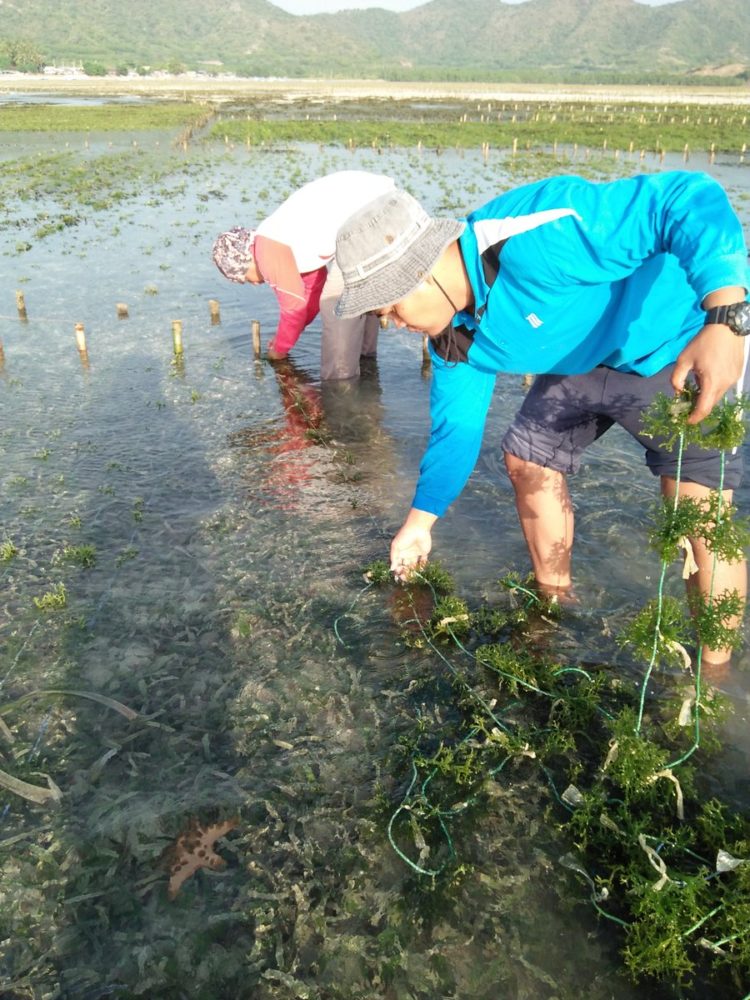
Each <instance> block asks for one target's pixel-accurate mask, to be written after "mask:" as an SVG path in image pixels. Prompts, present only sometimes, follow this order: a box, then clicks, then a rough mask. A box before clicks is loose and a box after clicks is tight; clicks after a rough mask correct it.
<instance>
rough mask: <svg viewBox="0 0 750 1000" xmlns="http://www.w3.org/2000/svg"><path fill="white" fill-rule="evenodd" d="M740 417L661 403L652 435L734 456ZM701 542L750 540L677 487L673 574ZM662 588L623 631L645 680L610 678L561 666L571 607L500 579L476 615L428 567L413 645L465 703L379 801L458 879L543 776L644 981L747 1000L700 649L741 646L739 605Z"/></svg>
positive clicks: (747, 952)
mask: <svg viewBox="0 0 750 1000" xmlns="http://www.w3.org/2000/svg"><path fill="white" fill-rule="evenodd" d="M684 402H686V403H688V404H689V399H686V400H684ZM742 407H743V400H738V401H737V402H735V403H729V402H724V403H722V404H721V405H720V406H719V407H717V408H716V410H715V411H714V412H713V413H712V414H711V416H710V417H709V418H708V419H707V420H706V421H705V422H703V424H702V425H698V426H697V429H696V428H695V427H693V426H692V425H689V424H687V416H688V414H689V411H690V407H689V405H687V406H681V405H677V406H675V405H674V401H670V400H668V399H666V398H660V399H659V400H657V403H656V404H655V406H654V407H653V408H652V410H651V411H650V412H649V414H648V415H647V418H646V421H645V424H646V426H647V428H648V433H649V434H653V435H659V436H660V437H670V438H671V439H672V441H673V443H674V446H675V447H676V448H678V449H682V448H684V445H685V441H686V439H688V438H689V439H690V440H692V441H695V442H698V443H700V444H702V445H704V446H706V447H715V448H719V449H720V450H724V449H728V448H731V447H734V446H735V445H736V444H738V443H739V441H740V440H741V437H742V431H743V426H742V418H741V413H742ZM680 453H681V452H680ZM690 535H697V536H700V537H701V538H703V539H704V540H705V542H706V545H707V546H708V548H709V550H710V551H712V552H713V554H714V556H715V557H720V558H722V559H724V560H727V561H729V562H731V561H736V560H739V559H741V558H742V549H743V547H744V545H745V544H746V543H747V539H748V534H747V525H746V524H745V523H744V522H742V520H741V519H739V518H738V517H737V516H736V512H735V511H734V509H733V508H732V507H731V506H730V505H727V504H724V505H722V503H721V492H720V491H717V492H716V493H714V494H712V496H711V499H710V501H709V502H708V503H706V504H703V505H701V504H698V503H696V502H695V501H694V500H692V499H690V498H689V497H684V498H680V497H679V492H678V495H677V497H676V498H671V499H668V500H665V501H664V502H663V503H662V504H661V505H660V506H659V509H658V511H657V516H656V517H655V520H654V526H653V529H652V532H651V544H652V545H653V547H654V548H655V550H656V551H657V552H658V553H659V555H660V557H661V559H662V569H663V570H665V569H666V567H667V565H668V563H669V562H671V561H673V560H674V559H676V558H678V557H679V555H680V552H681V542H682V540H683V539H684V538H685V536H690ZM369 579H371V580H372V581H373V583H383V582H385V580H386V579H387V573H385V572H384V571H383V566H382V565H379V564H375V565H374V566H373V567H371V568H370V572H369ZM663 582H664V573H662V578H661V580H660V583H659V592H658V594H657V596H656V597H655V598H654V600H653V601H651V602H649V604H648V605H647V607H646V608H644V609H643V610H642V611H641V612H640V613H639V614H637V615H636V616H635V617H634V620H633V621H632V622H631V623H630V625H629V626H628V628H627V629H626V631H625V634H623V635H621V636H620V637H619V638H618V641H619V643H620V644H622V645H624V646H627V647H628V649H629V650H630V651H631V652H632V653H633V654H634V655H635V656H636V657H637V658H638V660H641V661H645V662H646V664H647V666H646V669H645V670H641V674H642V680H641V682H640V683H637V684H632V683H628V682H627V679H626V678H624V677H622V676H621V675H620V674H619V673H615V672H614V671H613V670H612V669H611V668H610V667H607V666H601V665H597V666H593V667H592V666H591V665H589V664H586V665H585V667H584V665H581V664H576V663H570V662H564V661H561V660H560V659H559V658H558V657H557V656H556V655H555V651H554V648H552V647H553V646H554V643H550V642H549V633H550V631H551V630H552V631H554V628H555V623H556V622H557V621H558V620H559V619H560V616H561V614H564V612H563V610H562V609H561V608H560V605H559V604H558V603H557V602H556V601H555V600H552V601H550V600H549V599H548V598H546V597H544V596H542V595H540V594H539V593H538V592H537V591H536V588H535V586H534V581H533V578H528V579H525V580H521V579H520V578H518V577H507V578H505V579H503V580H501V581H500V586H501V592H502V593H503V594H504V598H503V599H502V600H498V602H497V606H495V607H492V608H490V607H487V606H485V607H481V608H479V609H476V610H472V609H470V608H469V607H468V605H467V604H466V602H465V601H463V600H462V599H461V598H460V597H458V596H456V594H455V592H454V588H453V586H452V584H451V581H450V578H449V577H448V576H447V574H446V573H445V572H444V571H443V570H442V569H441V568H440V567H439V566H435V565H431V566H428V567H426V568H425V569H424V570H423V571H421V572H415V573H414V574H413V577H412V579H411V580H410V581H409V582H408V584H407V586H406V588H405V590H404V594H403V596H402V602H403V603H404V604H408V605H410V606H411V609H412V614H411V617H408V616H405V617H404V621H403V628H404V635H405V638H406V641H407V642H408V643H409V644H410V645H412V646H417V647H421V648H423V649H424V651H425V654H426V655H427V656H429V657H430V660H431V661H434V662H435V663H436V666H437V668H438V671H439V672H441V673H443V674H445V671H447V673H448V677H449V680H450V685H451V691H452V697H451V698H450V702H451V704H450V705H444V708H443V712H442V716H441V723H442V724H441V725H440V726H439V727H432V726H430V725H427V724H426V723H425V720H426V713H424V711H422V712H420V713H419V715H418V717H417V719H416V722H415V728H414V732H413V735H412V736H411V737H409V738H404V739H402V741H401V743H400V744H399V746H398V748H397V749H396V751H395V752H394V754H392V758H391V761H392V768H393V772H394V776H395V778H396V779H397V780H398V782H399V784H398V786H397V787H398V792H397V802H396V805H395V808H394V804H393V800H392V799H391V801H384V802H383V803H382V807H383V809H384V810H387V812H388V814H389V819H388V827H387V828H388V835H389V837H390V840H391V844H392V846H393V848H394V850H395V851H396V853H397V854H398V855H399V856H400V857H401V858H402V860H403V861H404V862H405V863H406V864H407V865H408V866H409V868H410V869H411V870H412V872H413V873H414V874H415V876H416V877H417V879H420V880H422V881H430V882H431V883H433V884H435V883H440V882H446V881H448V882H449V881H451V880H452V879H455V877H456V872H461V873H465V871H466V859H465V858H462V857H461V851H460V850H459V849H458V848H457V846H456V844H457V841H458V839H459V838H460V837H461V835H462V834H465V833H466V832H467V831H468V830H469V829H470V827H471V824H472V823H473V822H474V821H476V819H477V817H478V815H482V814H483V813H484V812H486V811H487V810H488V809H491V808H492V805H493V802H494V801H496V800H497V797H498V791H497V786H498V784H500V785H502V786H504V787H507V786H508V785H512V784H513V783H514V782H517V781H519V780H523V781H525V780H527V779H528V772H529V769H530V768H531V769H537V771H538V772H539V773H540V774H541V775H542V776H543V780H544V781H545V782H546V783H547V785H548V788H549V804H548V809H547V815H548V819H549V820H550V822H551V823H554V825H555V827H556V829H557V830H558V833H559V837H560V844H561V854H562V856H561V858H560V863H561V864H562V865H563V866H564V867H565V868H567V869H569V870H570V871H571V872H572V873H573V876H574V877H575V880H576V882H577V885H578V889H580V886H583V887H584V889H585V891H586V893H587V894H588V898H589V899H590V902H591V904H592V905H593V906H594V908H595V910H596V911H597V913H598V914H599V915H600V916H601V918H602V919H603V920H605V921H607V922H610V923H612V924H614V925H616V926H617V927H619V928H620V932H621V952H622V956H623V959H624V963H625V966H626V968H627V970H628V971H629V973H630V975H631V976H632V977H633V978H634V979H635V980H642V979H646V980H650V981H651V982H652V983H655V982H656V981H661V982H664V983H676V984H678V987H682V988H686V989H687V988H690V987H695V986H696V984H700V985H701V986H702V987H703V988H705V987H706V985H707V984H709V985H710V987H711V988H712V989H715V990H723V991H724V992H722V993H721V995H724V996H729V995H735V996H743V995H745V994H747V993H748V991H749V990H750V980H749V979H748V975H749V973H748V970H750V902H749V900H750V894H749V893H748V890H750V817H748V816H746V815H744V816H743V815H740V814H738V813H736V812H733V811H732V810H731V809H730V808H729V807H728V805H727V804H726V803H722V802H721V801H719V800H718V799H717V798H716V797H715V796H713V795H711V794H709V793H708V791H707V789H708V787H709V783H708V781H707V780H706V777H707V775H708V774H709V773H710V760H711V756H712V755H713V754H715V753H716V752H717V750H718V749H719V748H720V741H719V733H720V726H721V723H722V721H723V719H724V717H725V714H726V702H725V700H724V699H723V697H722V696H721V695H720V694H719V693H718V692H717V691H716V690H714V689H711V688H710V687H709V686H708V685H706V684H702V683H701V653H700V649H701V645H702V644H707V645H709V646H711V647H715V646H717V645H722V644H724V645H727V646H731V647H736V646H737V645H738V643H739V632H738V630H737V629H736V627H734V626H735V624H736V618H737V615H738V614H741V612H742V610H743V601H742V599H741V597H740V595H739V594H738V593H736V592H726V593H723V594H712V595H710V597H709V598H708V599H706V600H704V601H702V602H700V601H694V602H691V604H690V605H688V606H682V605H681V603H680V602H679V601H677V600H676V599H674V598H671V597H668V596H666V595H665V594H664V592H663ZM426 594H427V595H429V597H430V601H429V602H428V603H429V604H430V605H431V607H429V608H428V609H427V612H426V613H425V611H424V608H425V595H426ZM691 639H692V640H693V641H694V642H696V643H697V650H698V652H697V654H696V655H695V657H694V659H695V663H693V658H692V657H691V656H690V654H689V653H688V647H689V645H690V642H691ZM675 664H676V665H677V666H679V667H680V668H682V669H681V670H680V671H678V672H677V674H675V672H674V669H670V668H674V666H675ZM662 668H664V669H662ZM683 670H684V672H683ZM441 697H443V698H445V688H444V687H443V689H442V690H441ZM712 995H719V994H718V993H714V994H712Z"/></svg>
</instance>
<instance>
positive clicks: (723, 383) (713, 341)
mask: <svg viewBox="0 0 750 1000" xmlns="http://www.w3.org/2000/svg"><path fill="white" fill-rule="evenodd" d="M744 363H745V343H744V339H743V338H742V337H737V336H735V334H734V333H732V331H731V330H730V329H729V327H727V326H724V325H723V324H721V323H711V324H709V325H708V326H704V327H703V329H702V330H701V331H700V333H699V334H698V335H697V336H695V337H694V338H693V339H692V340H691V341H690V343H689V344H688V345H687V346H686V347H685V348H684V350H683V351H682V353H681V354H680V356H679V357H678V358H677V361H676V363H675V366H674V372H673V373H672V385H673V387H674V390H675V392H681V391H682V389H684V387H685V380H686V378H687V376H688V375H689V374H690V372H692V373H693V375H694V376H695V380H696V382H697V383H698V389H699V392H698V398H697V400H696V402H695V406H694V407H693V412H692V413H691V414H690V416H689V417H688V423H689V424H697V423H699V421H701V420H703V419H704V418H705V417H707V416H708V415H709V413H710V412H711V410H713V408H714V407H715V406H716V404H717V403H718V402H719V400H720V399H721V398H722V396H723V395H724V393H725V392H726V391H727V389H731V388H732V387H733V386H735V385H737V383H738V382H739V381H740V379H741V377H742V369H743V367H744Z"/></svg>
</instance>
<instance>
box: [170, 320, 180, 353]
mask: <svg viewBox="0 0 750 1000" xmlns="http://www.w3.org/2000/svg"><path fill="white" fill-rule="evenodd" d="M172 347H173V349H174V353H175V355H177V357H179V356H181V354H182V320H181V319H173V320H172Z"/></svg>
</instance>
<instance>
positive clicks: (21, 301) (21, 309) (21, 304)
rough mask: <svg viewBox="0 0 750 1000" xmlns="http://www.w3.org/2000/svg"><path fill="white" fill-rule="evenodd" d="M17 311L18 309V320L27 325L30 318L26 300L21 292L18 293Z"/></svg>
mask: <svg viewBox="0 0 750 1000" xmlns="http://www.w3.org/2000/svg"><path fill="white" fill-rule="evenodd" d="M16 309H18V318H19V319H20V320H23V322H24V323H25V322H26V320H27V319H28V318H29V316H28V313H27V312H26V298H25V297H24V294H23V292H21V291H17V292H16Z"/></svg>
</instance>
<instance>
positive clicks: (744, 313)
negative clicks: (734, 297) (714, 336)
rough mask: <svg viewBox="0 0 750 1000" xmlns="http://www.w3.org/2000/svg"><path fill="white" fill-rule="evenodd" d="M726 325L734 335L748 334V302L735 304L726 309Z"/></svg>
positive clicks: (749, 322)
mask: <svg viewBox="0 0 750 1000" xmlns="http://www.w3.org/2000/svg"><path fill="white" fill-rule="evenodd" d="M727 324H728V326H729V327H731V329H732V330H734V332H735V333H739V334H743V335H747V334H749V333H750V302H737V303H736V304H735V305H733V306H729V308H728V309H727Z"/></svg>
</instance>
